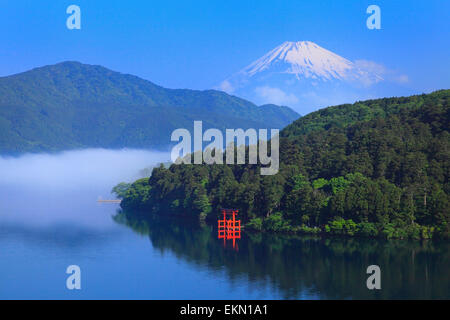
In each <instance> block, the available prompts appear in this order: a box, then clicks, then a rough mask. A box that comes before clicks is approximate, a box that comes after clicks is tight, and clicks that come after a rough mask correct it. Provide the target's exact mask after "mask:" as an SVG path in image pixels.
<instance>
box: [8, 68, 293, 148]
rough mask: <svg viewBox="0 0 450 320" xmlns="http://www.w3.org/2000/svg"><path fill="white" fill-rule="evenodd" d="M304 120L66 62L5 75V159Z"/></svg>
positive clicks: (161, 144)
mask: <svg viewBox="0 0 450 320" xmlns="http://www.w3.org/2000/svg"><path fill="white" fill-rule="evenodd" d="M298 117H299V115H298V114H297V113H296V112H294V111H293V110H291V109H290V108H288V107H280V106H276V105H264V106H260V107H258V106H256V105H254V104H253V103H251V102H249V101H246V100H244V99H240V98H238V97H235V96H231V95H228V94H226V93H224V92H220V91H215V90H206V91H198V90H187V89H166V88H163V87H161V86H158V85H156V84H153V83H152V82H150V81H147V80H144V79H141V78H138V77H136V76H133V75H129V74H122V73H119V72H115V71H111V70H108V69H106V68H104V67H101V66H95V65H87V64H82V63H79V62H63V63H59V64H56V65H51V66H45V67H41V68H36V69H33V70H30V71H27V72H23V73H20V74H16V75H12V76H7V77H1V78H0V154H19V153H22V152H42V151H59V150H67V149H74V148H85V147H102V148H123V147H128V148H158V149H161V148H167V147H168V145H169V144H170V143H171V141H170V135H171V133H172V131H173V130H175V129H177V128H187V129H191V128H192V126H193V122H194V120H202V121H203V127H204V128H205V130H206V128H211V127H212V128H218V129H220V130H223V129H225V128H279V129H281V128H283V127H285V126H286V125H288V124H289V123H291V122H292V121H293V120H295V119H297V118H298Z"/></svg>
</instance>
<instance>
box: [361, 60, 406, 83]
mask: <svg viewBox="0 0 450 320" xmlns="http://www.w3.org/2000/svg"><path fill="white" fill-rule="evenodd" d="M354 64H355V66H356V67H357V68H360V69H362V70H366V71H368V72H371V73H375V74H378V75H380V76H381V77H382V78H383V79H384V80H386V81H392V82H395V83H399V84H403V83H407V82H409V77H408V76H407V75H405V74H399V73H398V72H396V71H395V70H391V69H389V68H387V67H386V66H384V65H383V64H381V63H377V62H374V61H370V60H364V59H360V60H355V62H354ZM362 80H367V82H365V84H366V85H368V86H370V85H372V84H374V83H375V82H373V81H372V80H371V79H369V78H367V79H364V78H363V79H362Z"/></svg>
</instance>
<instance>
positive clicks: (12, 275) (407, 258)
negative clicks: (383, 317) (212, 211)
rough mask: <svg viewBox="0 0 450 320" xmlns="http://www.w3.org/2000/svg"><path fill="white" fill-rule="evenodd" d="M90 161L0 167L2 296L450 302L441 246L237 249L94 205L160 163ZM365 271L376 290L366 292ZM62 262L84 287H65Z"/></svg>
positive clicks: (204, 229) (294, 243) (207, 231)
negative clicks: (376, 276) (374, 271)
mask: <svg viewBox="0 0 450 320" xmlns="http://www.w3.org/2000/svg"><path fill="white" fill-rule="evenodd" d="M95 152H98V151H94V153H95ZM87 156H89V157H90V158H92V154H84V155H81V156H80V155H79V154H72V155H71V154H69V155H67V154H65V155H64V156H61V155H57V156H44V158H33V157H28V158H26V159H25V160H24V159H22V158H18V159H1V161H0V299H449V298H450V289H449V288H450V273H449V271H448V270H449V265H450V264H449V263H450V254H449V252H450V251H449V249H450V248H449V243H448V242H439V241H406V240H395V241H386V240H376V239H361V238H353V239H345V238H320V237H310V236H283V235H273V234H260V233H250V232H243V234H242V238H241V239H238V240H237V243H236V246H235V248H233V246H232V243H231V241H227V242H226V244H225V245H224V243H223V240H220V239H218V238H217V230H216V228H214V227H213V226H208V225H199V224H195V223H192V222H187V221H169V220H162V219H157V218H151V219H143V218H138V217H137V215H136V214H135V213H132V212H127V213H123V212H120V210H119V205H118V204H113V203H98V202H97V199H98V198H99V197H102V198H103V199H107V198H111V197H112V196H111V195H110V194H109V190H110V189H111V187H112V186H114V184H115V183H117V182H119V181H122V180H125V178H127V177H128V178H136V175H137V172H138V169H141V168H144V167H145V165H146V164H151V163H155V162H157V161H162V160H164V155H159V154H158V155H155V154H150V155H149V154H145V153H143V154H134V156H133V157H132V158H133V159H135V160H133V161H134V162H133V161H131V160H130V155H129V154H128V153H122V154H111V153H108V152H106V153H105V151H100V153H99V155H98V157H97V158H96V159H98V162H96V161H87V160H86V159H85V158H86V157H87ZM102 156H106V157H107V159H108V160H107V161H106V160H105V161H106V162H108V165H107V166H106V168H105V166H104V165H103V164H102V161H101V160H102ZM52 157H53V158H52ZM55 157H56V158H55ZM58 157H59V158H58ZM158 157H159V158H158ZM80 159H82V160H80ZM83 159H84V160H83ZM20 161H22V162H21V163H19V162H20ZM52 161H53V162H52ZM130 161H131V162H132V164H131V165H128V166H127V165H126V164H127V163H129V162H130ZM44 164H45V165H44ZM128 167H132V168H133V169H130V168H128ZM125 168H127V169H125ZM2 170H3V171H2ZM14 170H16V172H15V171H14ZM46 172H47V173H46ZM55 172H56V173H55ZM372 264H376V265H379V266H380V269H381V290H368V289H367V287H366V279H367V277H368V275H367V274H366V269H367V267H368V266H369V265H372ZM69 265H78V266H79V267H80V268H81V290H68V289H67V288H66V279H67V277H68V276H69V275H68V274H66V268H67V267H68V266H69Z"/></svg>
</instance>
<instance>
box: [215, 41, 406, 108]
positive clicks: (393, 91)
mask: <svg viewBox="0 0 450 320" xmlns="http://www.w3.org/2000/svg"><path fill="white" fill-rule="evenodd" d="M394 74H395V72H394V71H391V70H389V69H388V68H386V67H384V66H383V65H382V64H379V63H375V62H373V61H367V60H364V59H360V60H355V61H350V60H349V59H346V58H344V57H342V56H340V55H338V54H336V53H334V52H332V51H330V50H328V49H325V48H323V47H321V46H319V45H318V44H316V43H314V42H312V41H296V42H292V41H285V42H283V43H282V44H281V45H278V46H276V47H275V48H273V49H271V50H269V51H268V52H267V53H265V54H264V55H262V56H261V57H260V58H258V59H256V60H254V61H253V62H252V63H250V64H249V65H247V66H246V67H244V68H243V69H241V70H240V71H238V72H236V73H234V74H232V75H231V76H229V77H227V78H226V79H225V80H223V81H222V82H221V83H220V84H219V85H218V86H216V88H219V89H221V90H224V91H225V92H227V93H229V94H235V95H238V96H240V97H243V98H245V99H249V100H251V101H255V102H256V103H258V104H263V103H275V104H288V105H289V106H291V107H292V108H294V109H295V110H296V111H297V112H300V113H302V114H307V113H309V112H312V111H315V110H317V109H319V108H323V107H328V106H333V105H338V104H343V103H353V102H355V101H358V100H368V99H374V98H381V97H385V96H398V95H411V94H413V92H411V91H410V90H408V89H407V88H405V87H404V83H406V82H407V81H408V77H407V76H406V75H402V76H393V75H394ZM399 79H401V80H399ZM396 81H397V82H396ZM402 81H403V83H401V82H402ZM405 81H406V82H405Z"/></svg>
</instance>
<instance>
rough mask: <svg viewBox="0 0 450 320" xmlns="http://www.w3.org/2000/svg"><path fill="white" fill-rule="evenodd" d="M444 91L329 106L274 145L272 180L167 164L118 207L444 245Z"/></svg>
mask: <svg viewBox="0 0 450 320" xmlns="http://www.w3.org/2000/svg"><path fill="white" fill-rule="evenodd" d="M449 96H450V90H441V91H437V92H434V93H432V94H427V95H425V94H424V95H419V96H412V97H406V98H389V99H387V98H386V99H378V100H370V101H366V102H358V103H355V104H353V105H343V106H336V107H330V108H327V109H324V110H320V111H317V112H314V113H312V114H310V115H308V116H305V117H304V118H301V119H299V120H297V121H296V122H294V123H293V124H291V125H290V126H288V127H287V128H286V129H284V130H283V131H282V132H281V134H280V136H281V138H280V171H279V173H278V174H276V175H273V176H261V175H260V171H259V168H258V165H218V164H213V165H206V164H204V165H184V164H183V165H172V166H170V168H165V167H164V166H160V167H158V168H155V169H154V170H153V174H152V176H151V177H150V178H149V179H144V180H139V181H137V182H136V183H134V184H133V185H132V186H131V187H130V188H129V189H128V191H127V192H126V193H125V197H124V199H123V201H122V206H123V207H124V208H133V209H139V210H144V211H145V212H148V213H150V212H153V213H160V214H167V215H191V216H195V217H199V218H201V219H215V218H216V217H217V214H218V208H221V207H227V208H230V207H233V208H239V210H240V218H241V219H243V220H244V221H245V222H247V227H250V228H254V229H259V230H270V231H286V232H307V233H321V232H322V233H323V232H327V233H333V234H346V235H356V234H360V235H367V236H384V237H387V238H392V237H397V238H406V237H413V238H430V237H432V236H440V237H449V233H450V232H449V231H450V211H449V210H450V209H449V207H450V198H449V191H450V190H449V184H448V178H449V165H450V161H449V160H450V134H449V131H448V130H449V128H448V127H449V123H450V121H449V113H450V109H449V104H448V103H449V101H448V100H449Z"/></svg>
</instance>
